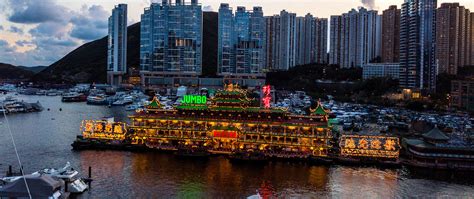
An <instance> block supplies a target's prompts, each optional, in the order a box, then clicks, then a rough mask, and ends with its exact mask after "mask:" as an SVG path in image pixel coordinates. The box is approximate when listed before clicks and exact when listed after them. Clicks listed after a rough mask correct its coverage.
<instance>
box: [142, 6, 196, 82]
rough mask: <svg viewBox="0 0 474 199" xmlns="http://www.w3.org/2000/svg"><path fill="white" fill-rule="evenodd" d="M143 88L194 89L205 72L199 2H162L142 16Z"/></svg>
mask: <svg viewBox="0 0 474 199" xmlns="http://www.w3.org/2000/svg"><path fill="white" fill-rule="evenodd" d="M140 26H141V27H140V31H141V33H140V73H141V76H142V77H141V79H142V84H143V85H176V84H183V85H195V84H197V82H198V79H197V77H198V75H200V74H201V71H202V50H201V49H202V8H201V5H200V4H198V1H197V0H191V2H186V1H184V0H176V2H175V3H172V2H171V1H170V0H162V2H161V3H152V4H151V6H150V7H149V8H145V12H144V13H143V14H142V15H141V24H140Z"/></svg>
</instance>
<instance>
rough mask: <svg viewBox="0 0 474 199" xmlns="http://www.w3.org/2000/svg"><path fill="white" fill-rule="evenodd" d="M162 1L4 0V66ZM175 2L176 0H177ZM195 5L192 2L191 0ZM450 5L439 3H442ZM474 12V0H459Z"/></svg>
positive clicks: (319, 4) (43, 57) (52, 50)
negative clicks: (119, 12)
mask: <svg viewBox="0 0 474 199" xmlns="http://www.w3.org/2000/svg"><path fill="white" fill-rule="evenodd" d="M154 1H160V0H122V1H117V0H0V62H1V63H9V64H13V65H22V66H39V65H43V66H47V65H50V64H52V63H54V62H55V61H57V60H59V59H60V58H62V57H63V56H65V55H66V54H68V53H69V52H71V51H72V50H74V49H75V48H77V47H79V46H80V45H82V44H84V43H87V42H89V41H93V40H96V39H100V38H102V37H104V36H106V35H107V18H108V17H109V16H110V13H111V10H112V8H113V7H114V5H116V4H119V3H126V4H128V24H129V25H131V24H133V23H136V22H139V21H140V15H141V14H142V13H143V9H144V8H145V7H148V6H149V5H150V3H151V2H154ZM172 1H173V2H174V1H175V0H172ZM185 1H186V2H190V1H191V0H185ZM199 2H200V3H201V4H202V6H203V10H204V11H217V10H218V8H219V4H220V3H229V4H230V6H231V7H234V8H236V7H237V6H246V7H247V8H248V9H250V8H251V7H253V6H261V7H262V8H263V11H264V14H265V15H273V14H278V13H279V12H280V11H281V10H283V9H285V10H287V11H289V12H294V13H297V14H298V15H300V16H303V15H305V14H306V13H311V14H312V15H314V16H316V17H320V18H329V16H330V15H339V14H342V13H345V12H347V11H349V10H350V9H352V8H357V7H359V6H364V7H368V8H372V9H375V10H379V13H381V11H382V10H384V9H386V8H388V6H389V5H397V6H398V7H400V5H401V4H402V3H403V0H227V1H226V0H199ZM444 2H454V1H447V0H438V5H440V4H441V3H444ZM456 2H459V3H460V4H461V5H463V6H465V7H467V8H469V9H471V10H474V0H457V1H456Z"/></svg>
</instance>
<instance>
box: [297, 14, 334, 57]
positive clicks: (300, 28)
mask: <svg viewBox="0 0 474 199" xmlns="http://www.w3.org/2000/svg"><path fill="white" fill-rule="evenodd" d="M296 22H297V28H296V29H297V31H296V33H297V41H296V43H297V46H296V51H297V52H296V65H304V64H310V63H321V64H324V63H327V50H328V48H327V26H328V21H327V19H324V18H322V19H319V18H315V17H313V16H312V15H311V14H307V15H306V16H304V17H297V19H296Z"/></svg>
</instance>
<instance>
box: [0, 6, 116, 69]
mask: <svg viewBox="0 0 474 199" xmlns="http://www.w3.org/2000/svg"><path fill="white" fill-rule="evenodd" d="M6 2H7V3H4V4H1V3H0V10H1V9H2V8H3V9H5V10H4V11H5V12H2V13H6V14H5V15H4V16H5V17H6V19H7V20H9V21H10V22H14V23H22V24H26V25H23V26H12V25H9V26H8V27H7V30H8V31H9V32H12V33H15V34H17V35H20V34H23V35H22V37H19V38H21V39H17V41H14V42H13V43H10V44H9V43H8V42H7V41H5V40H0V49H1V50H0V62H5V63H11V64H14V65H24V66H37V65H50V64H52V63H53V62H55V61H57V60H59V59H60V58H62V57H63V56H64V55H66V54H67V53H69V52H71V51H72V50H74V49H75V48H77V47H78V46H79V45H81V44H82V43H85V42H88V41H90V40H94V39H99V38H101V37H103V36H106V35H107V28H108V20H107V18H108V17H109V15H110V12H107V11H106V10H105V9H104V8H103V7H102V6H100V5H83V6H82V7H81V8H80V10H71V9H69V8H66V7H64V6H62V5H59V4H58V3H57V2H56V0H6ZM2 25H3V24H2ZM20 27H21V28H20ZM25 27H26V28H25ZM3 28H4V26H0V30H1V29H3ZM22 32H23V33H22ZM25 47H27V48H25ZM25 50H26V51H25Z"/></svg>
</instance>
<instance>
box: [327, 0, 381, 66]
mask: <svg viewBox="0 0 474 199" xmlns="http://www.w3.org/2000/svg"><path fill="white" fill-rule="evenodd" d="M381 29H382V26H381V17H380V16H379V15H378V14H377V11H375V10H367V9H365V8H360V9H359V10H355V9H352V10H351V11H349V12H348V13H344V14H342V16H331V52H330V64H338V65H339V66H340V67H343V68H349V67H361V66H363V65H365V64H367V63H370V62H372V61H373V60H374V59H376V58H377V57H379V56H380V54H381V45H382V44H381V40H382V39H381Z"/></svg>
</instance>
